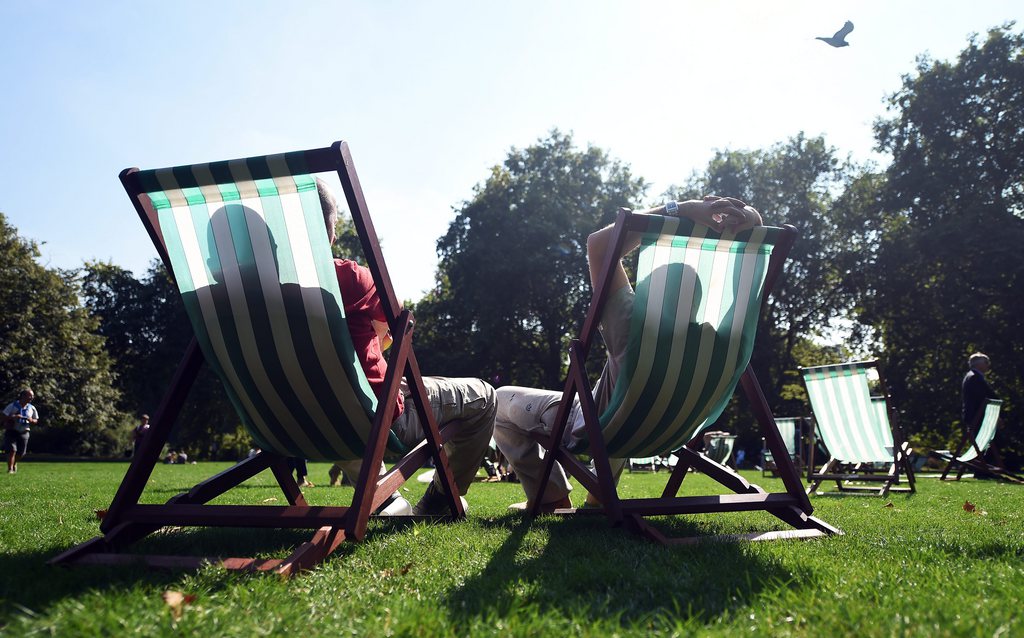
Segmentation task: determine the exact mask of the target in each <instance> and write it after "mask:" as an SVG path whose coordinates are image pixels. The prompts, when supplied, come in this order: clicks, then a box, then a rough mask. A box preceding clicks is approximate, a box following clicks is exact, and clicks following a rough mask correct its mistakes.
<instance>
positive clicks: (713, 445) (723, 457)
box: [704, 432, 781, 468]
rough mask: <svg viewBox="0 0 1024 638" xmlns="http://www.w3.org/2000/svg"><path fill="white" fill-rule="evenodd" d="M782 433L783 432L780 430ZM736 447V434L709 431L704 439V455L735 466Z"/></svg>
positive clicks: (720, 462) (715, 460)
mask: <svg viewBox="0 0 1024 638" xmlns="http://www.w3.org/2000/svg"><path fill="white" fill-rule="evenodd" d="M780 434H781V432H780ZM735 448H736V435H735V434H728V433H725V432H715V433H713V434H712V433H708V434H707V435H705V439H704V456H706V457H708V458H709V459H711V460H712V461H714V462H715V463H719V464H721V465H728V466H729V467H732V468H735V467H736V463H735V458H734V456H733V451H734V449H735Z"/></svg>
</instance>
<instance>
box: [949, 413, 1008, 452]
mask: <svg viewBox="0 0 1024 638" xmlns="http://www.w3.org/2000/svg"><path fill="white" fill-rule="evenodd" d="M1002 406H1003V402H1002V401H1000V400H998V399H989V400H988V401H987V402H986V403H985V415H984V416H983V417H981V427H980V428H978V435H977V436H975V437H974V441H975V442H976V443H977V444H978V449H979V450H981V453H982V454H984V453H985V450H987V449H988V446H989V444H990V443H992V439H993V438H994V437H995V435H996V424H997V423H999V410H1000V409H1001V408H1002ZM977 456H978V452H977V450H975V449H974V446H973V445H972V446H971V447H969V448H967V450H965V451H964V453H963V454H961V455H960V456H958V457H957V458H956V460H958V461H961V462H963V463H966V462H967V461H971V460H974V459H975V458H977Z"/></svg>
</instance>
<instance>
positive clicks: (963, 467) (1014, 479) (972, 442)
mask: <svg viewBox="0 0 1024 638" xmlns="http://www.w3.org/2000/svg"><path fill="white" fill-rule="evenodd" d="M992 401H993V400H992V399H989V400H987V401H986V402H985V405H982V406H981V409H980V410H978V412H977V414H975V415H974V418H972V419H971V425H970V427H968V428H967V429H966V430H965V431H964V434H963V437H962V438H961V439H960V444H959V445H957V448H956V452H954V453H953V454H952V455H948V454H943V453H942V452H940V451H934V452H932V453H931V454H932V455H933V456H936V457H938V458H940V459H943V460H945V461H947V464H946V468H945V469H944V470H943V471H942V475H941V476H940V477H939V478H940V480H943V481H959V480H960V478H961V477H962V476H963V475H964V472H966V471H967V468H971V469H972V470H975V471H977V472H985V473H988V474H995V475H996V476H998V477H1000V478H1002V479H1004V480H1007V481H1010V482H1011V483H1024V476H1021V475H1019V474H1014V473H1013V472H1010V471H1009V470H1007V469H1005V468H1002V467H998V466H996V465H992V464H991V463H988V462H987V461H985V452H987V451H988V448H989V447H991V445H992V441H989V444H988V445H986V446H985V449H984V450H983V449H981V448H980V447H979V446H978V434H979V432H980V431H981V422H982V420H983V419H984V418H985V409H986V407H987V405H988V404H989V403H991V402H992ZM1000 403H1001V402H1000ZM997 423H998V422H997ZM993 438H995V436H994V435H993ZM971 447H973V448H974V452H975V454H976V456H975V457H974V458H973V459H971V460H969V461H961V460H960V456H961V455H963V454H965V453H966V452H967V450H968V449H969V448H971ZM957 465H959V466H960V468H959V470H957V473H956V476H955V477H953V478H949V473H950V472H951V471H952V470H953V468H954V467H955V466H957Z"/></svg>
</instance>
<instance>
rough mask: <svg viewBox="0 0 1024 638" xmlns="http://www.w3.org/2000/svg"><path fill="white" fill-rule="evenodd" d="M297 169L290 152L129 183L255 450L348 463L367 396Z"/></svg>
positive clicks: (309, 196) (365, 420)
mask: <svg viewBox="0 0 1024 638" xmlns="http://www.w3.org/2000/svg"><path fill="white" fill-rule="evenodd" d="M303 165H304V162H303V155H302V153H290V154H284V155H274V156H267V157H258V158H249V159H245V160H236V161H230V162H218V163H211V164H197V165H194V166H183V167H175V168H168V169H157V170H151V171H143V172H140V173H137V174H136V175H137V178H138V180H139V183H140V185H141V186H142V188H143V190H144V191H145V192H146V193H147V194H148V195H149V197H150V199H151V200H152V202H153V205H154V207H155V208H156V209H157V212H158V218H159V230H160V232H161V234H162V235H163V239H164V243H165V246H166V250H167V253H168V255H169V257H170V260H171V266H172V269H173V271H174V278H175V280H176V283H177V285H178V288H179V290H180V291H181V295H182V299H183V300H184V302H185V307H186V309H187V311H188V315H189V318H190V320H191V322H192V326H193V328H194V329H195V334H196V336H197V338H198V341H199V344H200V347H201V349H202V351H203V355H204V357H205V359H206V361H207V363H209V365H210V366H211V367H212V368H213V369H214V371H215V372H216V373H217V375H218V376H219V377H220V379H221V380H222V381H223V382H224V387H225V389H226V390H227V394H228V396H229V397H230V399H231V401H232V403H233V404H234V407H235V409H236V410H237V412H238V414H239V417H240V418H241V419H242V422H243V423H244V424H245V426H246V427H247V428H248V430H249V433H250V434H251V435H252V436H253V438H254V439H256V442H257V444H258V445H259V446H260V447H261V448H263V449H265V450H273V451H275V452H278V453H281V454H284V455H287V456H297V457H302V458H306V459H313V460H344V459H356V458H361V457H362V456H363V453H364V451H365V448H366V442H367V439H368V437H369V432H370V425H371V420H372V418H373V413H374V411H375V410H376V407H377V400H376V398H375V396H374V394H373V392H372V390H371V388H370V386H369V384H368V382H367V381H366V377H365V375H364V374H363V371H362V368H361V366H360V365H359V362H358V360H357V358H356V355H355V351H354V349H353V347H352V341H351V337H350V336H349V332H348V326H347V324H346V322H345V316H344V310H343V308H344V305H343V303H342V299H341V293H340V291H339V289H338V283H337V278H336V275H335V271H334V265H333V260H332V256H331V251H330V246H329V243H328V238H327V232H326V228H325V226H324V219H323V213H322V211H321V208H320V201H319V198H318V196H317V191H316V183H315V181H314V178H313V177H312V176H311V175H308V174H304V172H303ZM395 442H396V440H395V439H392V443H395Z"/></svg>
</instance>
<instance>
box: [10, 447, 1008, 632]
mask: <svg viewBox="0 0 1024 638" xmlns="http://www.w3.org/2000/svg"><path fill="white" fill-rule="evenodd" d="M126 467H127V466H126V465H125V464H115V463H23V464H21V465H20V468H19V472H18V474H16V475H6V474H5V475H4V476H3V477H2V479H0V560H2V564H3V570H2V575H0V634H5V635H10V636H27V635H35V634H47V635H51V634H52V635H58V636H69V635H70V636H74V635H114V636H120V635H129V634H131V635H164V634H179V633H183V634H195V635H203V636H222V635H227V636H252V635H268V634H269V635H290V636H301V637H302V638H308V637H310V636H320V635H324V636H342V635H357V636H388V635H397V636H407V635H411V636H449V635H460V636H461V635H471V636H486V635H496V636H509V635H524V636H525V635H529V636H568V635H573V636H575V635H593V636H616V635H618V636H641V635H643V636H646V635H652V634H653V635H679V636H690V635H721V636H735V635H750V636H830V635H831V636H843V635H856V636H858V638H859V637H870V636H1006V637H1012V636H1024V620H1021V619H1020V618H1019V617H1018V616H1019V615H1020V601H1021V600H1024V567H1022V558H1024V514H1022V511H1024V487H1020V486H1014V485H1008V484H1004V483H997V482H992V481H975V480H972V479H965V480H963V481H961V482H960V483H955V484H954V483H940V482H939V481H937V480H930V479H922V480H919V481H918V487H919V491H918V494H916V495H914V496H906V495H893V496H890V497H889V498H885V499H883V498H880V497H877V496H861V495H850V496H817V497H814V498H813V501H812V502H813V503H814V504H815V507H816V508H817V509H816V514H817V515H818V516H820V517H821V518H823V519H824V520H826V521H828V522H830V523H832V524H834V525H837V526H839V527H841V528H842V529H843V530H844V531H845V532H846V534H845V535H844V536H840V537H832V538H825V539H815V540H810V541H774V542H765V543H705V544H703V545H701V546H696V547H674V548H664V547H660V546H656V545H653V544H650V543H647V542H644V541H641V540H639V539H637V538H634V537H631V536H629V535H628V534H626V533H625V532H623V531H621V530H616V529H610V528H609V527H608V526H607V524H606V523H605V522H604V520H603V519H600V518H594V519H589V518H588V519H587V520H579V519H577V520H572V521H569V520H562V519H558V518H555V517H545V518H542V519H540V520H538V521H536V522H534V524H532V525H528V524H526V523H525V521H524V519H523V518H522V517H521V516H520V515H519V514H512V513H509V512H507V511H506V507H507V505H508V504H509V503H511V502H513V501H516V500H521V498H522V492H521V490H520V488H519V486H518V485H513V484H504V483H479V484H477V485H474V487H473V489H472V490H471V491H470V493H469V496H468V499H469V502H470V507H471V510H470V513H469V518H468V520H466V521H464V522H461V523H457V524H451V525H428V524H422V523H421V524H416V525H397V524H392V523H386V522H375V523H373V524H372V526H371V530H370V533H369V534H368V536H367V539H366V541H365V542H363V543H361V544H359V545H345V546H343V547H342V548H341V549H340V550H339V551H338V552H336V553H335V554H334V555H333V556H332V557H331V558H329V559H328V560H327V561H326V562H325V563H324V564H322V565H321V566H319V567H317V568H316V569H315V570H313V571H311V572H308V573H306V574H304V575H302V576H300V577H299V578H297V579H294V580H290V581H283V580H279V579H278V578H276V577H273V576H268V575H250V574H242V575H239V574H231V573H227V572H225V571H224V570H222V569H219V568H216V567H212V566H211V567H207V568H204V569H203V570H201V571H199V572H161V571H143V570H140V569H136V568H109V569H108V568H75V569H66V568H54V567H48V566H46V565H45V562H46V561H47V560H48V559H49V558H50V557H52V556H53V555H55V554H57V553H58V552H60V551H61V550H63V549H66V548H68V547H70V546H71V545H73V544H75V543H78V542H81V541H83V540H86V539H88V538H90V537H92V536H94V535H96V533H97V531H98V520H97V519H96V516H95V514H94V510H97V509H101V508H105V507H107V505H108V504H109V502H110V499H111V497H112V496H113V493H114V490H115V489H116V487H117V484H118V483H119V481H120V479H121V477H122V475H123V473H124V471H125V469H126ZM224 467H227V465H226V464H214V463H201V464H199V465H190V466H158V467H157V468H156V472H155V474H154V476H153V478H152V480H151V482H150V485H149V487H148V489H147V492H146V497H145V498H146V500H147V501H148V502H162V501H164V500H166V499H167V498H169V497H170V496H172V495H174V494H176V493H177V492H179V491H181V490H183V489H186V488H187V487H189V486H191V485H192V484H194V483H195V482H198V481H199V480H201V479H203V478H205V477H207V476H209V475H210V474H212V473H213V472H214V471H217V470H220V469H222V468H224ZM747 476H748V478H750V479H752V480H754V482H756V483H759V484H761V485H763V486H764V487H766V488H768V489H779V482H778V481H774V480H771V479H761V477H760V476H759V475H756V474H754V473H748V474H747ZM310 478H311V480H313V481H314V482H316V483H318V484H320V483H323V484H326V482H327V465H325V464H312V465H311V466H310ZM664 479H665V474H664V473H659V474H656V475H655V474H649V473H645V474H628V473H627V474H624V475H623V477H622V483H621V487H622V488H623V490H624V492H625V493H626V494H627V495H650V496H654V495H657V493H658V490H659V489H660V487H661V485H662V483H663V481H664ZM272 481H273V479H272V477H271V476H270V474H269V472H268V473H266V475H265V476H264V475H261V476H258V477H256V478H255V479H253V480H251V481H249V482H248V483H246V484H244V485H243V486H242V487H240V488H237V489H236V490H234V491H233V492H229V493H228V494H227V495H225V497H222V498H221V499H219V500H218V501H216V502H236V503H264V502H269V503H274V502H277V503H283V498H282V497H281V494H280V490H279V489H278V488H277V487H276V485H275V484H274V483H273V482H272ZM423 487H424V486H423V484H421V483H418V482H415V481H413V482H410V483H408V484H407V485H406V488H407V490H408V491H407V496H408V498H409V500H410V501H413V502H415V499H416V498H418V496H419V493H420V492H421V491H422V489H423ZM710 489H711V482H710V481H709V480H708V479H706V478H705V477H703V476H701V475H690V476H689V477H688V478H687V479H686V482H685V483H684V486H683V491H684V493H691V494H692V493H698V492H699V491H701V490H710ZM305 494H306V497H307V499H308V500H309V501H310V502H311V503H313V504H324V505H326V504H345V503H346V502H347V500H348V499H349V498H350V497H351V490H350V489H347V488H330V487H320V486H319V485H318V487H314V488H308V489H306V490H305ZM229 497H230V498H229ZM574 499H575V500H576V501H580V500H582V493H581V492H580V491H577V492H576V493H574ZM964 501H970V502H971V503H973V504H975V505H976V506H977V510H976V511H975V512H973V513H971V512H967V511H965V510H964V507H963V505H964ZM662 527H663V528H666V529H668V530H670V531H673V532H675V533H676V534H677V535H682V534H685V533H700V534H713V533H719V532H730V533H732V532H748V531H759V530H770V529H784V526H782V525H781V524H779V525H777V524H776V522H775V519H774V518H772V517H770V516H768V515H765V514H760V513H742V514H727V515H714V516H711V515H709V516H700V517H692V518H690V519H686V520H678V519H677V520H672V521H668V520H666V521H664V522H663V523H662ZM308 535H309V532H298V531H296V532H292V531H253V530H244V529H242V530H205V529H204V530H171V531H170V532H169V533H162V534H159V535H158V536H157V537H155V538H153V539H152V540H147V541H146V542H145V544H146V549H147V550H149V551H152V552H154V553H174V552H179V553H198V554H200V555H236V556H237V555H246V553H247V552H248V553H249V555H255V554H259V555H267V556H278V557H282V556H284V555H285V554H286V553H287V551H288V549H289V548H291V547H293V546H295V545H297V544H298V543H300V542H301V541H302V540H303V539H304V538H306V537H308ZM167 591H174V592H181V593H183V594H185V595H188V596H194V599H193V600H192V602H191V603H189V604H187V605H184V606H183V607H182V608H181V609H180V615H178V616H177V617H176V615H175V613H174V610H173V609H172V607H170V606H168V604H167V603H165V602H164V599H163V594H164V592H167Z"/></svg>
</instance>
